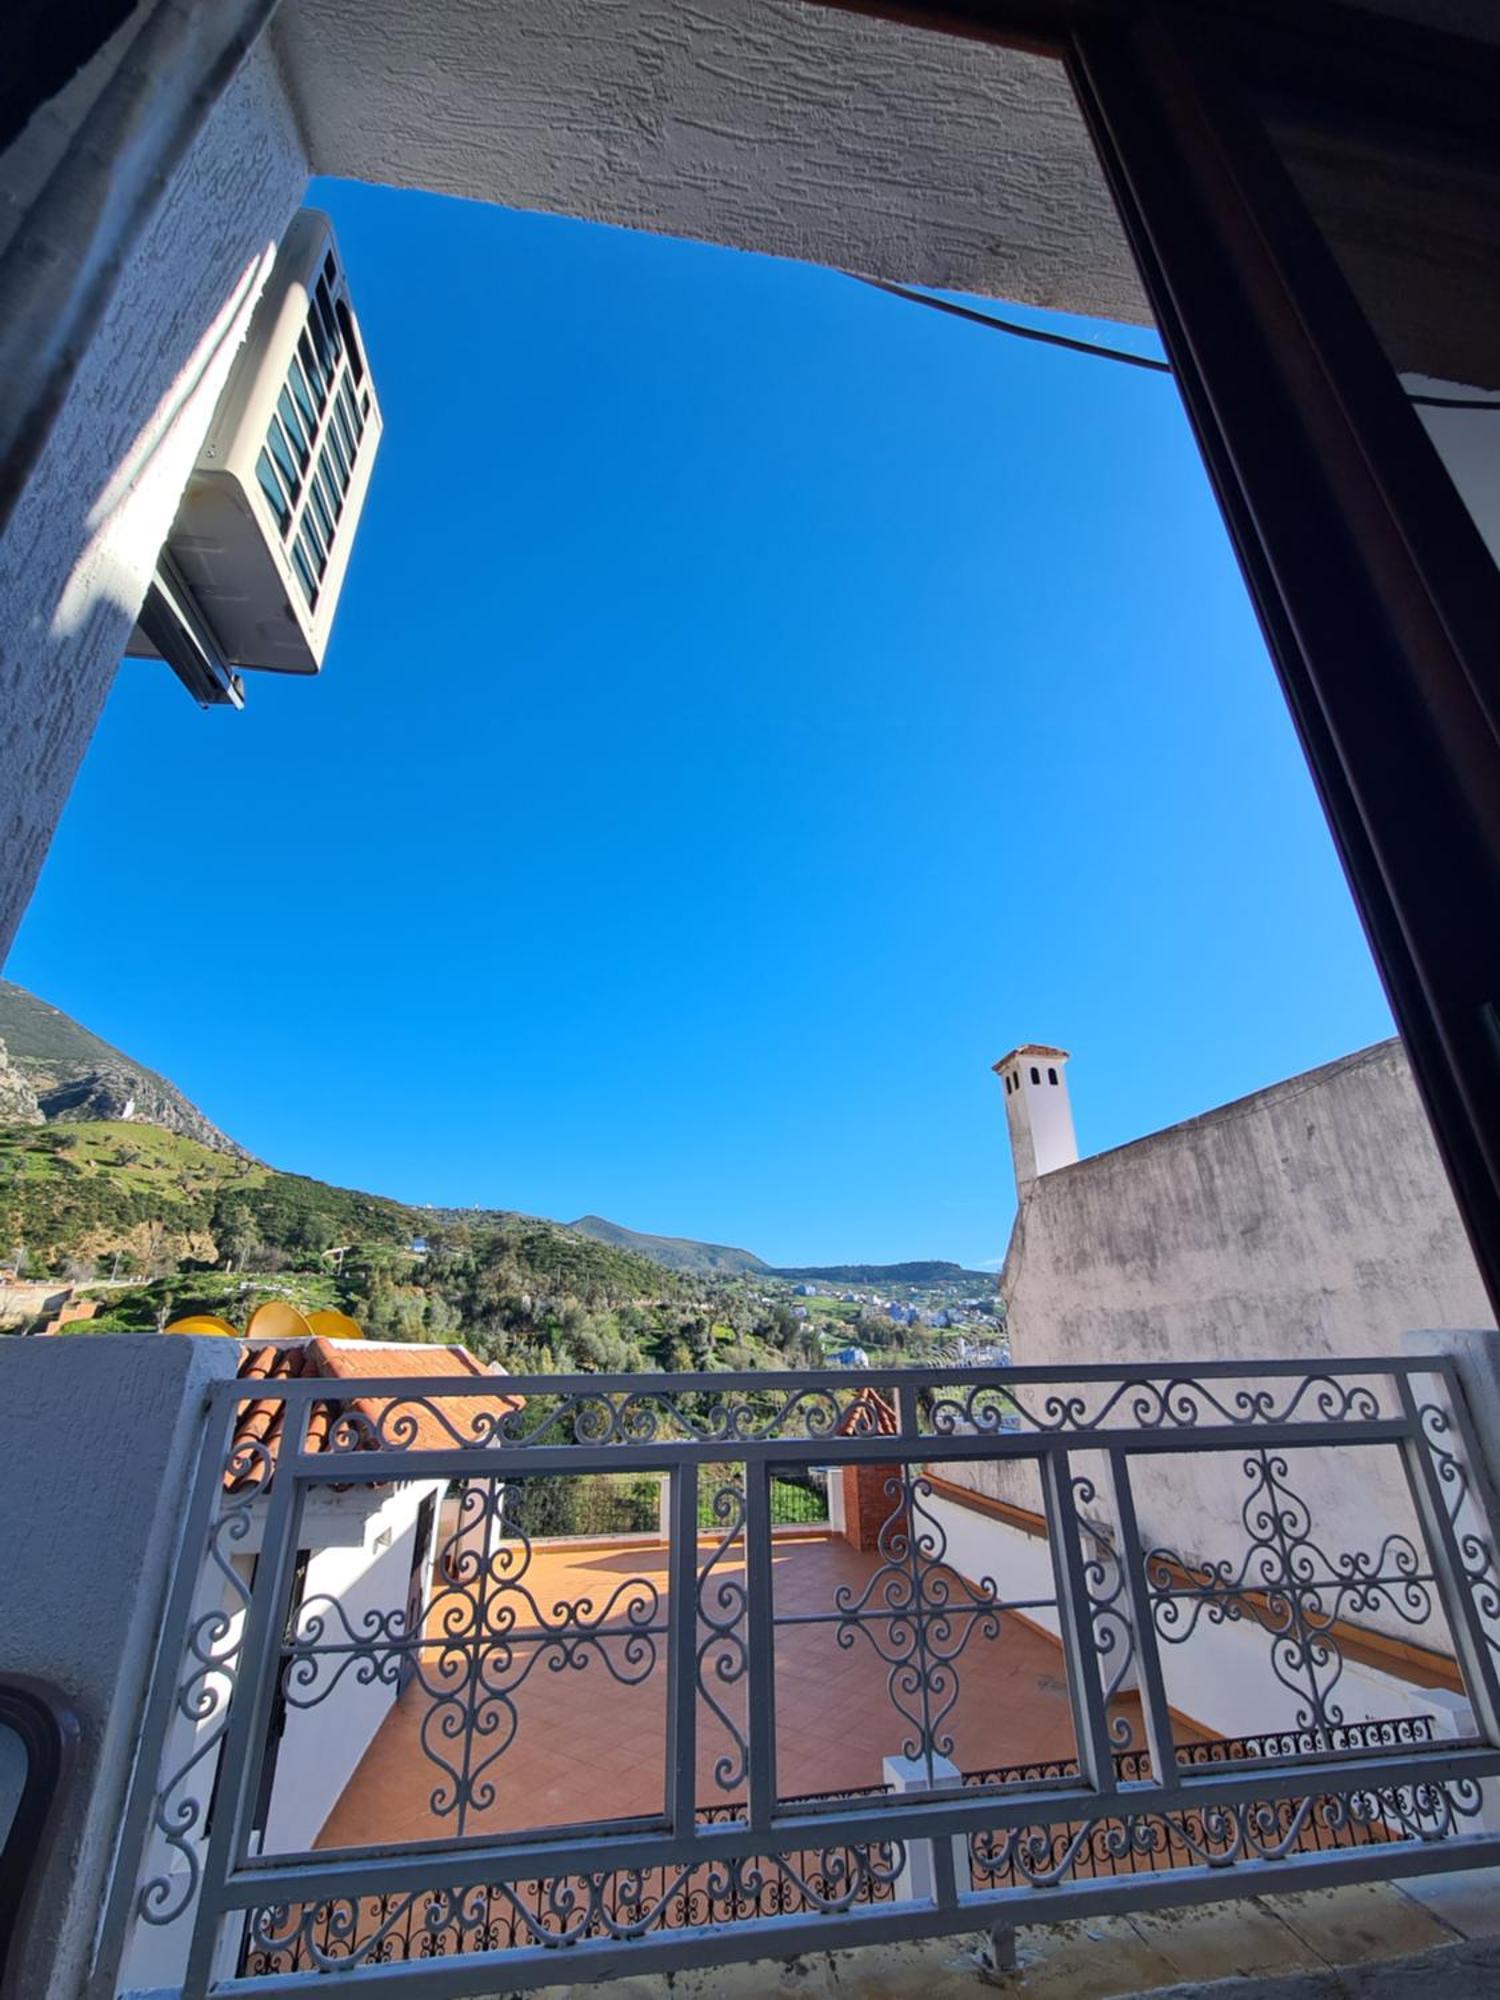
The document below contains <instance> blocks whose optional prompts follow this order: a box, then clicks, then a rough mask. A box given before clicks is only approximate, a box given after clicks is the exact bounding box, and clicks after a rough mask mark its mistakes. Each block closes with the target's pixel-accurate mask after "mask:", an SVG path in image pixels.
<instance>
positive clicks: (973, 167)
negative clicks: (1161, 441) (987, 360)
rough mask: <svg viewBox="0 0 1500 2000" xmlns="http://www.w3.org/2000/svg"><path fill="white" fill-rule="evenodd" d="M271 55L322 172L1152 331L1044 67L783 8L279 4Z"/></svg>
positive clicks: (668, 3)
mask: <svg viewBox="0 0 1500 2000" xmlns="http://www.w3.org/2000/svg"><path fill="white" fill-rule="evenodd" d="M272 33H273V35H274V37H275V40H276V45H277V48H278V50H279V51H280V52H281V54H282V57H283V61H284V66H285V68H286V72H287V75H288V77H289V78H290V79H291V81H292V88H293V94H294V99H295V102H296V104H297V106H298V110H299V112H300V114H301V117H302V122H303V129H304V131H305V132H306V133H307V135H308V143H309V146H310V147H311V150H312V157H313V165H314V167H315V169H316V170H317V171H318V172H320V173H330V174H340V175H345V176H348V177H349V178H352V179H356V180H367V181H383V182H390V183H394V184H396V185H399V186H403V187H419V188H432V189H436V190H437V191H439V192H441V193H445V194H458V195H466V196H470V197H473V198H475V199H478V200H480V201H494V202H503V203H505V204H506V205H507V206H509V207H513V208H524V209H537V210H543V211H548V212H551V213H554V214H563V215H577V216H583V217H585V218H587V219H588V220H590V221H601V222H611V223H619V224H623V225H624V226H626V227H628V228H633V229H650V230H655V231H658V232H660V233H663V234H666V235H670V236H683V237H691V238H694V239H697V240H699V241H705V242H715V243H728V244H733V245H736V246H737V247H739V248H741V249H748V250H761V251H770V252H772V253H774V254H775V255H778V256H783V257H797V258H801V259H804V260H806V261H808V262H811V263H819V264H831V265H834V266H836V267H838V268H840V269H843V270H851V271H861V272H865V273H867V274H870V275H874V276H880V277H887V278H896V279H905V280H908V281H912V282H917V283H923V284H937V285H952V286H959V287H962V288H964V289H967V290H970V291H976V292H984V293H990V294H994V295H997V296H999V297H1002V298H1008V299H1021V300H1025V301H1028V302H1030V303H1032V304H1035V305H1047V306H1059V307H1067V308H1070V309H1073V310H1076V311H1082V312H1092V313H1099V314H1103V315H1105V316H1108V317H1111V318H1122V319H1131V320H1144V319H1145V317H1146V307H1145V301H1144V297H1143V295H1142V292H1141V289H1140V284H1139V281H1138V279H1137V277H1136V274H1135V268H1134V265H1133V264H1132V262H1131V258H1130V253H1129V251H1128V250H1127V249H1126V247H1125V242H1124V238H1123V236H1122V234H1121V231H1120V227H1119V223H1118V221H1117V220H1116V218H1115V214H1114V210H1113V208H1112V206H1111V203H1110V199H1109V194H1108V191H1107V190H1106V188H1105V184H1104V178H1103V175H1102V174H1101V172H1100V170H1099V166H1098V163H1097V161H1096V160H1095V158H1094V155H1093V153H1092V150H1091V148H1090V145H1089V142H1088V138H1087V135H1086V133H1085V130H1084V125H1083V120H1082V118H1081V116H1080V114H1079V111H1078V108H1077V105H1076V104H1075V102H1074V100H1073V95H1072V91H1071V89H1070V87H1069V85H1068V82H1067V80H1066V78H1065V77H1064V75H1063V72H1062V68H1061V66H1060V65H1059V64H1058V63H1056V62H1052V61H1048V60H1046V59H1044V58H1042V57H1040V56H1031V55H1024V54H1021V53H1019V52H1017V51H1015V50H1009V49H999V48H990V47H985V46H981V45H980V44H978V43H975V42H966V41H962V40H959V39H957V38H955V37H952V36H947V35H941V34H932V33H930V32H922V31H920V30H916V29H910V28H902V27H897V26H894V25H893V24H891V23H889V22H877V21H870V20H863V19H860V18H858V17H857V16H855V15H852V14H843V13H839V12H837V11H834V10H832V9H827V8H821V7H807V6H798V5H788V4H785V0H756V4H754V5H746V4H745V0H695V4H694V5H693V6H691V7H681V6H678V5H676V4H674V0H622V4H616V5H611V6H609V7H607V8H600V7H599V6H598V5H597V4H596V0H553V4H551V5H549V6H547V7H497V6H495V5H493V4H492V0H427V4H425V5H423V6H421V7H413V6H411V5H409V4H408V0H285V4H283V6H282V8H281V10H280V13H279V14H278V17H277V20H276V24H275V26H274V28H273V30H272ZM897 310H906V308H897Z"/></svg>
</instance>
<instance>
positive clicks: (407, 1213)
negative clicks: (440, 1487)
mask: <svg viewBox="0 0 1500 2000" xmlns="http://www.w3.org/2000/svg"><path fill="white" fill-rule="evenodd" d="M88 1128H97V1129H96V1130H95V1131H94V1133H93V1136H92V1137H86V1136H85V1135H86V1133H87V1132H88ZM65 1132H66V1133H67V1134H71V1135H72V1136H71V1137H65V1136H64V1135H65ZM0 1134H3V1143H0V1168H4V1167H7V1166H8V1167H9V1169H10V1177H9V1179H8V1181H7V1182H4V1183H0V1185H3V1186H4V1189H5V1194H6V1197H7V1199H5V1200H0V1255H3V1254H5V1252H6V1251H8V1250H9V1248H10V1247H11V1246H12V1245H22V1244H24V1245H25V1246H27V1247H28V1249H30V1250H31V1251H32V1252H33V1254H37V1255H40V1256H44V1257H45V1258H47V1259H48V1260H49V1261H54V1262H55V1261H57V1260H58V1259H62V1258H73V1259H75V1260H84V1261H87V1260H88V1259H90V1258H97V1257H100V1256H106V1255H107V1256H111V1257H113V1255H114V1254H115V1253H116V1252H117V1251H119V1252H120V1253H121V1254H128V1255H131V1256H135V1257H139V1258H140V1260H141V1261H142V1262H143V1263H147V1264H151V1265H159V1264H160V1263H161V1262H162V1260H163V1257H164V1255H168V1254H171V1255H175V1256H176V1257H177V1258H179V1259H185V1260H190V1261H201V1260H207V1261H209V1262H219V1261H222V1260H223V1259H224V1258H225V1257H227V1256H231V1255H235V1256H236V1257H237V1256H238V1253H237V1252H232V1251H231V1248H230V1247H229V1246H230V1244H231V1241H234V1242H241V1241H246V1242H256V1243H259V1244H260V1245H261V1246H263V1247H265V1248H269V1249H271V1250H273V1251H275V1252H277V1253H278V1254H285V1255H288V1256H291V1255H295V1254H298V1253H300V1252H304V1251H312V1252H317V1251H320V1250H321V1249H323V1248H324V1247H325V1246H326V1245H327V1244H330V1243H335V1242H349V1241H360V1242H375V1243H384V1244H388V1245H391V1246H396V1245H402V1246H404V1245H406V1244H407V1243H409V1242H410V1241H411V1240H412V1239H414V1238H417V1237H423V1236H429V1235H431V1234H432V1233H433V1232H434V1229H437V1230H439V1231H448V1230H451V1229H453V1228H454V1227H457V1226H465V1227H471V1228H473V1229H475V1230H478V1231H479V1232H481V1233H483V1234H484V1235H485V1236H486V1237H491V1236H493V1235H494V1233H495V1232H496V1231H502V1232H504V1233H506V1235H507V1239H508V1242H510V1243H511V1244H512V1246H513V1245H514V1243H515V1242H518V1241H520V1239H519V1238H516V1236H515V1232H516V1231H517V1230H524V1231H530V1232H531V1234H530V1235H529V1236H527V1237H526V1238H525V1245H524V1249H525V1254H524V1255H523V1256H522V1257H521V1259H520V1265H518V1266H517V1268H518V1269H519V1268H520V1267H521V1266H525V1269H524V1270H523V1271H522V1277H523V1278H524V1279H525V1282H526V1283H528V1284H529V1283H530V1282H531V1276H528V1275H527V1274H528V1273H531V1275H532V1276H534V1275H537V1274H540V1275H542V1276H547V1275H549V1274H553V1275H555V1274H558V1273H560V1271H561V1267H562V1266H565V1265H567V1264H568V1263H569V1260H570V1259H572V1260H573V1261H575V1262H578V1260H579V1259H581V1260H582V1261H581V1262H579V1266H578V1269H577V1271H576V1273H574V1274H572V1275H573V1276H575V1277H576V1281H577V1282H576V1285H572V1284H570V1287H569V1289H570V1295H571V1294H575V1293H576V1295H577V1296H581V1297H584V1298H591V1297H595V1296H600V1295H601V1287H602V1290H603V1291H607V1292H608V1293H609V1295H610V1296H611V1298H614V1297H616V1296H619V1297H632V1296H638V1295H641V1294H643V1293H644V1292H646V1291H648V1290H649V1289H650V1285H651V1282H652V1281H651V1280H650V1279H649V1277H648V1276H643V1273H649V1271H650V1269H651V1267H653V1266H654V1267H655V1268H656V1269H657V1270H665V1271H671V1272H676V1273H679V1274H681V1275H683V1276H686V1277H693V1278H710V1279H721V1278H736V1277H780V1278H789V1279H800V1280H804V1281H813V1280H824V1281H827V1282H828V1283H831V1284H844V1285H875V1286H880V1285H924V1284H965V1285H975V1286H982V1287H985V1288H989V1287H990V1286H991V1285H992V1283H993V1280H992V1279H991V1278H989V1277H988V1276H987V1275H986V1274H984V1273H982V1272H972V1271H964V1270H963V1269H962V1268H961V1267H960V1266H959V1265H957V1264H946V1263H937V1262H930V1263H912V1264H832V1265H825V1266H818V1267H812V1268H807V1269H802V1268H798V1269H784V1270H777V1269H774V1268H773V1267H772V1266H771V1265H769V1264H767V1263H766V1262H765V1261H764V1259H763V1258H760V1257H757V1256H756V1255H755V1253H754V1252H753V1251H750V1250H741V1249H737V1248H735V1247H734V1246H732V1245H730V1244H726V1243H699V1242H696V1241H694V1240H693V1239H692V1238H691V1237H686V1236H651V1235H648V1234H646V1233H645V1232H643V1231H641V1230H636V1229H627V1228H625V1227H624V1225H623V1224H621V1223H618V1222H609V1221H606V1219H605V1218H604V1217H603V1216H600V1215H583V1216H580V1217H579V1218H578V1220H577V1221H576V1222H571V1223H554V1222H542V1221H538V1220H536V1219H534V1218H529V1217H520V1216H516V1215H514V1214H511V1213H509V1212H508V1211H501V1210H493V1211H489V1210H486V1211H477V1210H463V1211H457V1210H455V1211H444V1212H442V1213H438V1212H437V1211H434V1210H431V1209H415V1208H411V1207H408V1206H407V1205H406V1204H404V1203H401V1202H396V1201H389V1200H387V1199H386V1198H385V1197H384V1196H381V1195H369V1194H359V1193H356V1192H354V1191H353V1190H351V1189H348V1188H335V1187H330V1186H328V1185H327V1184H325V1183H324V1182H322V1181H315V1180H310V1179H308V1178H306V1177H305V1176H302V1175H299V1174H283V1173H278V1172H276V1171H275V1170H274V1169H273V1168H270V1167H266V1166H262V1165H261V1164H260V1163H259V1162H258V1161H256V1160H254V1159H252V1157H251V1156H250V1154H249V1153H247V1152H246V1151H245V1149H244V1147H243V1146H240V1145H237V1144H236V1143H235V1141H234V1140H233V1139H230V1138H229V1137H227V1136H226V1134H224V1133H223V1132H221V1131H220V1130H219V1128H218V1127H217V1126H216V1125H214V1124H212V1123H211V1122H210V1121H209V1120H208V1119H207V1118H206V1117H204V1115H203V1113H202V1112H201V1111H200V1110H199V1109H198V1107H197V1106H196V1105H195V1104H193V1103H191V1102H190V1101H189V1100H188V1099H187V1098H186V1097H184V1096H183V1094H182V1092H181V1091H180V1090H178V1089H177V1087H176V1085H175V1084H172V1083H169V1082H168V1081H167V1079H166V1078H165V1077H164V1076H158V1074H157V1073H156V1071H155V1070H150V1069H147V1068H146V1067H145V1066H144V1065H143V1064H141V1063H138V1062H134V1061H132V1059H131V1058H130V1057H129V1056H127V1055H124V1054H123V1053H122V1052H121V1051H120V1050H119V1049H117V1048H113V1047H112V1046H111V1045H110V1044H109V1043H108V1042H106V1041H104V1040H102V1039H101V1037H100V1036H98V1035H96V1034H94V1033H93V1032H92V1031H91V1030H90V1029H88V1028H85V1027H84V1026H82V1024H81V1023H80V1022H77V1021H75V1020H73V1019H72V1018H71V1017H70V1016H69V1015H67V1014H65V1013H63V1011H62V1009H61V1008H59V1007H53V1006H51V1005H50V1004H49V1003H48V1002H47V1001H45V1000H41V999H38V998H37V996H36V995H35V994H34V993H28V992H27V991H26V989H25V987H23V986H16V985H14V984H13V983H12V982H11V981H9V980H4V979H0ZM169 1140H170V1141H173V1142H178V1143H176V1144H171V1143H167V1142H168V1141H169ZM580 1239H582V1241H580ZM583 1242H589V1243H593V1244H595V1245H599V1246H602V1250H603V1252H606V1253H607V1252H614V1253H616V1256H617V1259H618V1261H617V1263H615V1264H614V1265H610V1266H609V1277H608V1281H607V1282H605V1280H604V1278H603V1277H602V1276H601V1271H602V1269H603V1265H604V1264H607V1263H608V1259H607V1257H605V1258H604V1259H603V1263H602V1264H601V1269H600V1270H595V1269H594V1268H593V1264H600V1263H601V1259H600V1257H598V1256H596V1257H595V1258H594V1259H593V1262H592V1263H591V1262H590V1260H589V1258H588V1257H587V1256H586V1255H584V1252H583ZM570 1245H571V1246H572V1247H571V1248H569V1246H570ZM506 1254H507V1256H510V1255H511V1252H510V1250H507V1253H506ZM512 1261H514V1259H512ZM533 1265H534V1266H535V1271H534V1272H533V1271H532V1266H533Z"/></svg>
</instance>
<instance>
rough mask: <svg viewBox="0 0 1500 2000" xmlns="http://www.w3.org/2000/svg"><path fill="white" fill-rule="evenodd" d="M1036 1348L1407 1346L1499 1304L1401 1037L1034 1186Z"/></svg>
mask: <svg viewBox="0 0 1500 2000" xmlns="http://www.w3.org/2000/svg"><path fill="white" fill-rule="evenodd" d="M1001 1290H1002V1292H1003V1294H1004V1296H1005V1301H1006V1306H1007V1309H1008V1312H1009V1314H1010V1333H1011V1348H1012V1353H1013V1355H1014V1358H1015V1360H1016V1361H1017V1362H1018V1363H1031V1362H1034V1361H1052V1360H1059V1361H1064V1360H1065V1361H1078V1362H1083V1361H1112V1360H1119V1361H1148V1360H1153V1359H1157V1358H1159V1357H1163V1356H1172V1357H1175V1358H1178V1359H1193V1360H1208V1359H1213V1358H1219V1359H1228V1358H1233V1357H1237V1356H1241V1355H1272V1354H1293V1355H1308V1356H1315V1355H1320V1354H1324V1355H1326V1354H1348V1355H1356V1354H1372V1353H1374V1354H1390V1353H1395V1352H1397V1351H1398V1350H1399V1345H1400V1339H1401V1336H1402V1334H1403V1333H1405V1332H1408V1331H1410V1330H1411V1329H1412V1328H1413V1327H1465V1326H1484V1325H1487V1324H1489V1323H1490V1321H1491V1319H1492V1317H1493V1316H1492V1314H1491V1311H1490V1308H1489V1303H1488V1300H1487V1298H1486V1296H1485V1291H1484V1287H1483V1285H1482V1284H1481V1283H1480V1279H1479V1273H1478V1270H1477V1269H1476V1267H1475V1264H1474V1259H1473V1256H1472V1255H1471V1253H1470V1251H1469V1247H1468V1242H1467V1240H1466V1238H1465V1236H1464V1233H1463V1226H1462V1224H1461V1223H1460V1221H1459V1218H1458V1210H1457V1209H1456V1207H1455V1206H1454V1202H1453V1196H1452V1193H1451V1191H1450V1189H1449V1187H1448V1182H1447V1179H1446V1177H1445V1175H1444V1173H1443V1169H1442V1165H1441V1163H1440V1161H1439V1159H1438V1155H1437V1149H1436V1147H1435V1146H1434V1145H1433V1142H1432V1135H1431V1133H1430V1131H1429V1129H1428V1126H1427V1121H1426V1118H1425V1115H1424V1113H1423V1111H1422V1107H1421V1104H1420V1102H1419V1101H1418V1098H1417V1094H1416V1088H1415V1086H1414V1084H1413V1082H1412V1078H1411V1069H1410V1066H1409V1064H1408V1062H1407V1059H1406V1052H1405V1050H1404V1049H1403V1048H1402V1047H1401V1044H1400V1043H1399V1042H1397V1041H1389V1042H1381V1043H1379V1044H1377V1045H1376V1046H1375V1047H1374V1048H1371V1049H1364V1050H1362V1051H1361V1052H1360V1053H1359V1054H1357V1055H1352V1056H1346V1057H1344V1058H1342V1060H1340V1061H1338V1062H1334V1063H1328V1064H1326V1065H1325V1066H1324V1067H1323V1068H1321V1069H1315V1070H1310V1071H1308V1072H1307V1074H1306V1075H1305V1076H1298V1077H1293V1078H1292V1079H1291V1080H1290V1081H1288V1082H1286V1083H1281V1084H1276V1085H1274V1086H1273V1087H1272V1088H1271V1089H1269V1090H1263V1091H1260V1092H1258V1093H1257V1094H1256V1095H1255V1096H1253V1097H1247V1098H1242V1099H1240V1100H1239V1101H1238V1102H1236V1103H1234V1104H1227V1105H1224V1106H1223V1107H1221V1108H1220V1109H1218V1110H1216V1111H1210V1112H1208V1113H1206V1114H1205V1115H1204V1116H1203V1117H1201V1118H1194V1119H1191V1120H1189V1121H1188V1122H1187V1123H1186V1124H1183V1125H1174V1126H1171V1127H1169V1128H1168V1129H1167V1130H1166V1131H1164V1132H1157V1133H1154V1134H1152V1136H1151V1137H1150V1138H1146V1139H1140V1140H1137V1141H1136V1142H1135V1144H1134V1145H1130V1146H1121V1147H1119V1148H1117V1149H1116V1150H1115V1151H1113V1152H1110V1153H1101V1154H1099V1155H1097V1156H1096V1157H1095V1158H1093V1159H1089V1160H1080V1161H1079V1162H1078V1164H1077V1165H1076V1166H1071V1167H1064V1168H1061V1169H1060V1170H1059V1171H1058V1172H1056V1173H1053V1174H1048V1175H1045V1176H1044V1177H1043V1178H1042V1179H1040V1180H1038V1181H1036V1182H1034V1183H1033V1184H1032V1186H1031V1188H1030V1189H1029V1190H1028V1191H1027V1193H1026V1195H1025V1197H1024V1199H1023V1200H1022V1203H1021V1208H1020V1212H1019V1214H1018V1215H1017V1218H1016V1226H1015V1230H1014V1233H1013V1235H1012V1238H1011V1244H1010V1249H1009V1252H1008V1254H1007V1257H1006V1261H1005V1269H1004V1271H1003V1273H1002V1276H1001Z"/></svg>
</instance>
